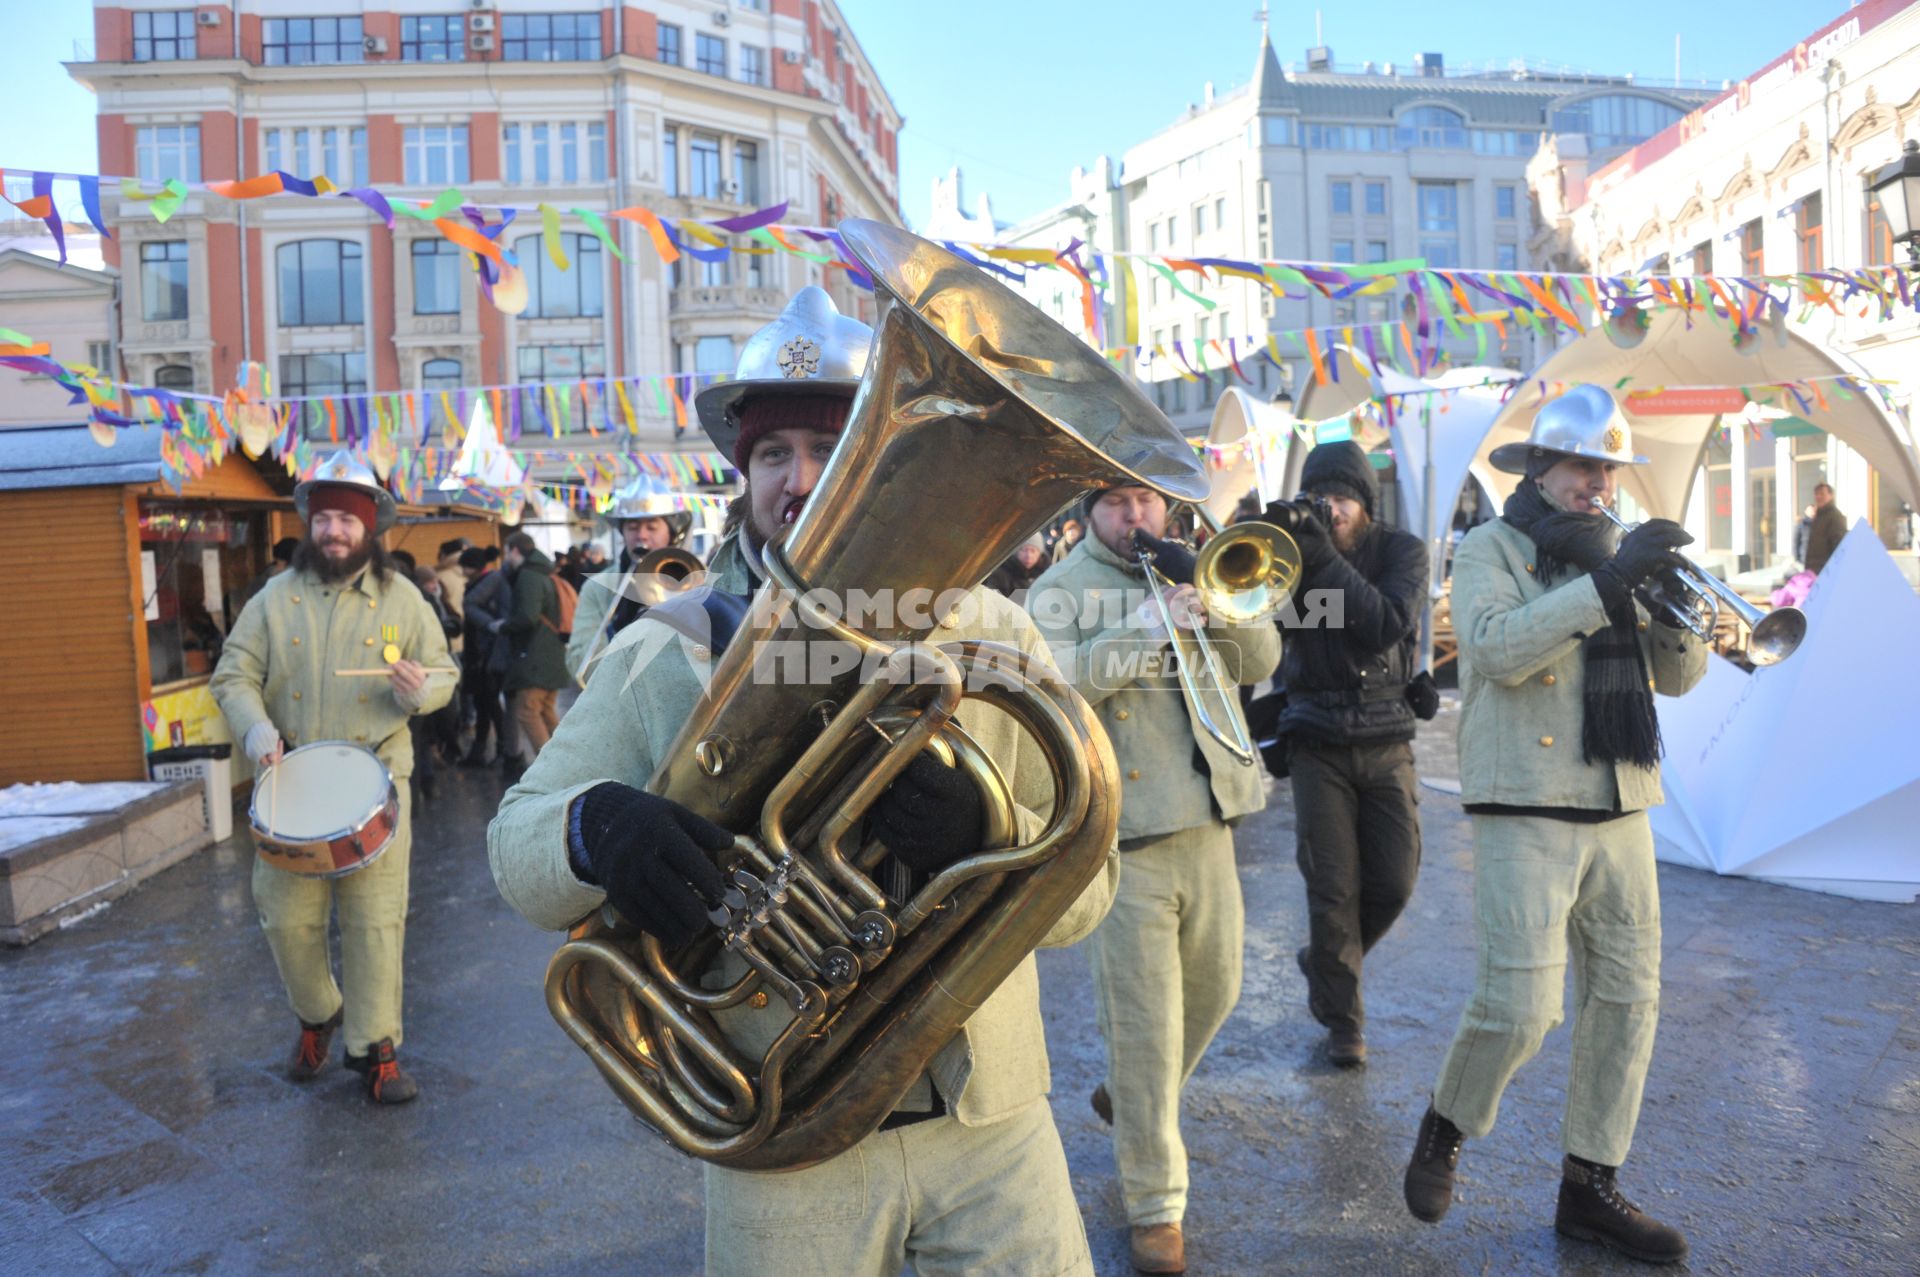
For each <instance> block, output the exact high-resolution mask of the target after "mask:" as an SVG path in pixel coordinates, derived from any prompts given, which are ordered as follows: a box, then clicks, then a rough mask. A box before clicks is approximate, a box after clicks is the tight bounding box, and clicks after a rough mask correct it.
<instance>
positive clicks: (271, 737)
mask: <svg viewBox="0 0 1920 1277" xmlns="http://www.w3.org/2000/svg"><path fill="white" fill-rule="evenodd" d="M240 748H241V749H243V750H245V751H246V754H247V757H248V758H251V759H252V760H253V765H254V766H255V767H258V766H260V764H261V763H262V762H263V761H264V760H265V759H266V758H267V757H268V756H270V755H273V754H277V753H279V752H280V729H279V728H277V727H275V726H274V725H273V724H272V723H270V722H267V721H266V720H265V719H262V720H261V721H260V722H257V723H255V724H254V725H253V726H252V727H249V728H248V729H247V737H246V739H245V740H244V741H242V742H241V743H240Z"/></svg>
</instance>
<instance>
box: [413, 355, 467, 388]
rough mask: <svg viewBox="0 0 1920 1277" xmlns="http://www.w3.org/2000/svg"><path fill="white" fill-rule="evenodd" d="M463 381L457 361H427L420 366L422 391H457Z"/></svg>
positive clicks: (463, 377) (464, 379) (463, 376)
mask: <svg viewBox="0 0 1920 1277" xmlns="http://www.w3.org/2000/svg"><path fill="white" fill-rule="evenodd" d="M465 381H466V378H465V375H464V374H463V373H462V372H461V371H460V361H459V360H458V359H429V360H427V362H426V363H424V364H421V365H420V389H422V390H458V389H460V387H461V386H462V385H464V384H465Z"/></svg>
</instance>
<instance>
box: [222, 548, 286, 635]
mask: <svg viewBox="0 0 1920 1277" xmlns="http://www.w3.org/2000/svg"><path fill="white" fill-rule="evenodd" d="M299 548H300V538H299V537H281V538H280V539H279V540H278V541H275V542H274V543H273V554H272V557H271V558H269V559H268V561H267V570H266V571H265V572H263V573H261V574H260V575H259V576H256V577H255V578H253V580H251V581H249V582H247V584H246V585H245V587H243V588H242V589H241V591H240V598H239V601H238V602H236V603H235V604H234V607H233V621H232V622H231V623H230V624H229V628H231V626H232V625H233V624H238V622H239V620H240V613H241V612H243V611H245V610H246V606H247V604H248V603H250V602H252V601H253V598H254V596H255V595H257V594H259V593H260V591H261V590H262V589H264V588H265V587H266V584H267V582H269V581H271V580H273V578H274V577H276V576H279V575H280V574H281V573H282V572H285V571H286V570H287V569H289V568H291V567H292V566H293V552H294V551H295V550H297V549H299Z"/></svg>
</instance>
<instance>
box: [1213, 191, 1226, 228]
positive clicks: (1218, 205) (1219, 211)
mask: <svg viewBox="0 0 1920 1277" xmlns="http://www.w3.org/2000/svg"><path fill="white" fill-rule="evenodd" d="M1213 229H1214V230H1216V231H1224V230H1226V229H1227V197H1226V196H1224V195H1222V196H1221V197H1220V198H1219V199H1216V200H1215V201H1214V202H1213Z"/></svg>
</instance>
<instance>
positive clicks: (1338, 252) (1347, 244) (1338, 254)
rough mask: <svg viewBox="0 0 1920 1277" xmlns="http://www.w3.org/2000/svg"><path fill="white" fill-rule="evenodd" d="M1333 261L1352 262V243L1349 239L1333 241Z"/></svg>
mask: <svg viewBox="0 0 1920 1277" xmlns="http://www.w3.org/2000/svg"><path fill="white" fill-rule="evenodd" d="M1333 260H1334V261H1336V262H1350V261H1352V260H1353V241H1352V240H1350V239H1336V240H1335V241H1333Z"/></svg>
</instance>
